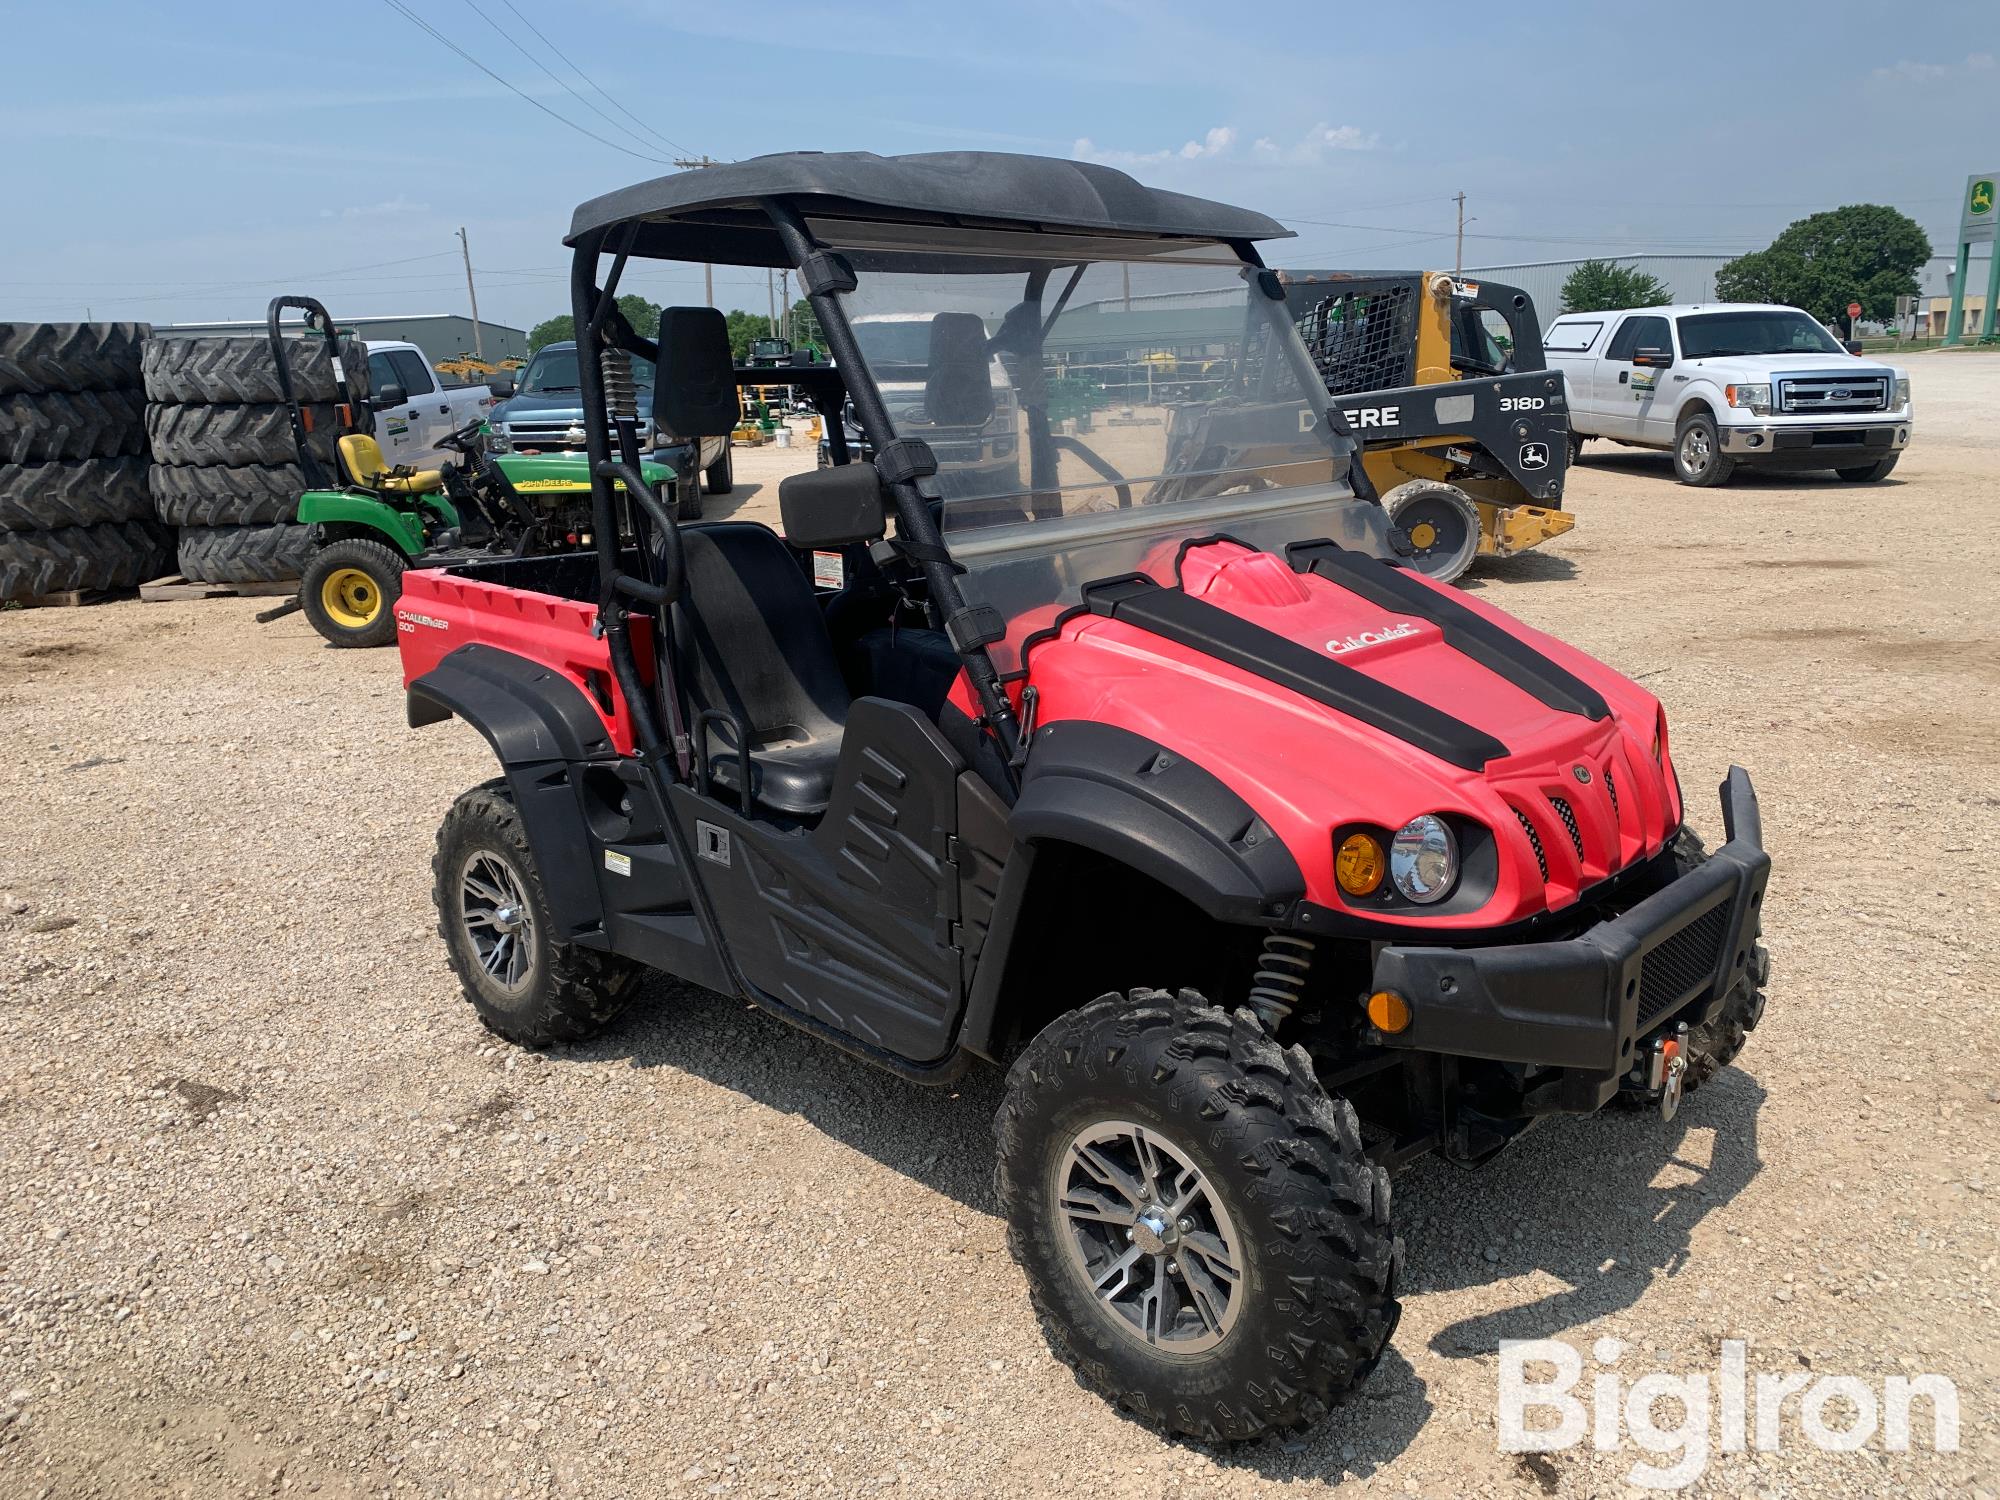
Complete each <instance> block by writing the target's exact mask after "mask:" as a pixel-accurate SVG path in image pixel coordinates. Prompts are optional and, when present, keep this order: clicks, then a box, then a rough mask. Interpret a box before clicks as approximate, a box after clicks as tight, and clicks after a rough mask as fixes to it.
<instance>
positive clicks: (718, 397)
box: [653, 307, 738, 441]
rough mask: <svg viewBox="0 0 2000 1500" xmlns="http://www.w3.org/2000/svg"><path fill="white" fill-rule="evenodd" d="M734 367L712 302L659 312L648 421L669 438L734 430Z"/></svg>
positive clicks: (726, 335) (726, 327) (724, 327)
mask: <svg viewBox="0 0 2000 1500" xmlns="http://www.w3.org/2000/svg"><path fill="white" fill-rule="evenodd" d="M737 415H738V409H737V405H736V366H735V363H734V361H732V360H731V358H730V356H729V324H728V323H727V322H726V321H724V319H723V316H722V314H721V313H720V312H718V311H717V310H716V309H714V308H712V307H668V308H663V309H661V311H660V364H659V369H658V370H657V371H656V372H655V374H654V376H653V422H654V424H655V425H656V426H657V427H658V428H659V429H660V431H662V432H664V433H665V434H666V435H667V436H668V437H670V438H680V439H682V440H683V441H692V440H693V439H695V438H705V437H726V436H727V435H728V434H729V433H730V432H732V431H734V430H735V427H736V419H737Z"/></svg>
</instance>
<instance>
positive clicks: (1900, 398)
mask: <svg viewBox="0 0 2000 1500" xmlns="http://www.w3.org/2000/svg"><path fill="white" fill-rule="evenodd" d="M1909 404H1910V377H1909V376H1907V375H1898V376H1897V377H1896V400H1895V405H1897V406H1898V407H1903V406H1908V405H1909Z"/></svg>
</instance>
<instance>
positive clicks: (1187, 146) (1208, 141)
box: [1070, 125, 1236, 167]
mask: <svg viewBox="0 0 2000 1500" xmlns="http://www.w3.org/2000/svg"><path fill="white" fill-rule="evenodd" d="M1235 145H1236V131H1235V128H1234V127H1233V126H1229V125H1217V126H1216V127H1215V128H1214V129H1212V130H1210V131H1209V132H1208V133H1207V134H1206V135H1204V136H1203V137H1202V138H1201V139H1200V140H1198V141H1195V140H1190V141H1187V142H1185V143H1183V144H1182V145H1180V146H1163V147H1162V148H1160V149H1159V150H1158V151H1119V150H1114V149H1110V148H1106V147H1100V146H1099V145H1098V144H1097V143H1096V142H1095V141H1093V140H1091V138H1090V137H1089V136H1082V137H1079V138H1078V140H1077V142H1076V144H1075V145H1074V146H1072V147H1070V155H1071V156H1073V157H1074V158H1075V159H1076V160H1078V161H1094V162H1097V163H1099V164H1100V165H1103V166H1107V167H1143V166H1151V165H1156V164H1158V163H1160V162H1166V161H1202V160H1208V159H1212V158H1215V157H1218V156H1227V155H1228V154H1229V153H1230V151H1231V150H1232V149H1233V148H1234V147H1235Z"/></svg>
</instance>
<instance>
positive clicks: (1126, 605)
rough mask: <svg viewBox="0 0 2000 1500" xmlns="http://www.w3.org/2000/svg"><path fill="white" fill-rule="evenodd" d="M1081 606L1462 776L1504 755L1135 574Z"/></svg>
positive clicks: (1364, 678)
mask: <svg viewBox="0 0 2000 1500" xmlns="http://www.w3.org/2000/svg"><path fill="white" fill-rule="evenodd" d="M1083 598H1084V603H1085V605H1086V606H1087V607H1088V608H1089V610H1090V612H1091V613H1092V614H1096V615H1103V616H1105V617H1106V618H1108V619H1113V620H1117V621H1119V622H1120V623H1121V624H1125V625H1132V626H1136V627H1137V628H1138V629H1140V630H1144V631H1148V632H1150V633H1151V634H1153V635H1157V636H1159V637H1160V638H1161V639H1163V640H1169V641H1173V642H1174V643H1175V644H1176V645H1181V646H1186V647H1189V648H1190V649H1192V650H1195V651H1199V652H1201V653H1202V654H1203V655H1204V656H1211V657H1214V658H1215V659H1216V660H1217V661H1220V662H1225V663H1227V664H1228V665H1230V666H1232V667H1238V668H1240V669H1242V670H1243V671H1245V672H1249V673H1251V674H1252V675H1254V676H1257V677H1261V678H1263V679H1264V680H1265V681H1266V682H1271V683H1275V684H1277V685H1278V686H1279V687H1282V688H1287V689H1289V690H1290V691H1292V692H1295V693H1298V694H1300V695H1301V696H1303V697H1307V698H1310V699H1312V700H1313V701H1314V702H1315V703H1323V704H1325V705H1326V706H1327V707H1328V708H1332V709H1337V710H1338V711H1339V712H1341V713H1343V714H1346V715H1347V716H1348V717H1349V718H1351V719H1357V720H1359V721H1360V722H1361V723H1363V724H1366V725H1368V726H1370V727H1371V728H1374V729H1379V730H1381V731H1382V732H1383V733H1385V734H1391V735H1394V736H1395V737H1396V738H1397V739H1399V740H1401V741H1402V742H1403V743H1404V744H1406V745H1413V746H1415V747H1416V748H1417V749H1419V750H1423V751H1426V752H1428V753H1429V754H1431V755H1435V756H1436V757H1437V758H1438V759H1439V760H1442V761H1448V762H1450V763H1451V764H1452V765H1455V766H1462V767H1464V768H1465V769H1466V770H1468V771H1479V770H1484V769H1485V767H1486V763H1487V762H1488V761H1492V760H1500V759H1502V758H1504V757H1505V756H1506V755H1507V753H1508V750H1507V747H1506V746H1505V745H1503V744H1501V743H1500V741H1499V740H1497V739H1495V738H1494V737H1493V736H1492V735H1490V734H1488V733H1486V732H1485V731H1484V730H1483V729H1475V728H1474V727H1473V726H1472V725H1470V724H1467V723H1465V722H1463V721H1462V720H1459V719H1455V718H1453V717H1452V716H1451V715H1450V714H1448V713H1445V712H1444V711H1443V710H1441V709H1437V708H1433V707H1431V705H1430V704H1428V703H1425V702H1423V701H1422V700H1421V699H1417V698H1412V697H1411V696H1410V695H1409V694H1408V693H1405V692H1402V691H1400V690H1399V689H1397V688H1393V687H1390V686H1389V685H1388V684H1387V683H1385V682H1378V681H1376V680H1375V679H1374V678H1373V677H1370V676H1369V675H1368V674H1367V673H1365V672H1360V671H1356V670H1355V669H1354V668H1353V667H1350V666H1348V665H1347V664H1346V663H1344V662H1339V661H1335V660H1334V659H1333V658H1331V657H1328V656H1322V655H1320V654H1319V652H1317V651H1314V650H1313V649H1312V648H1311V647H1309V646H1302V645H1300V644H1299V643H1298V642H1297V641H1292V640H1287V639H1286V638H1285V637H1284V636H1282V635H1279V634H1278V633H1277V632H1275V631H1271V630H1266V629H1265V628H1264V627H1263V626H1261V625H1257V624H1253V623H1252V622H1251V621H1249V620H1246V619H1244V618H1243V617H1242V616H1241V615H1235V614H1231V613H1230V612H1229V611H1228V610H1226V609H1222V608H1220V607H1219V606H1217V605H1214V604H1210V603H1209V602H1208V601H1207V600H1205V599H1197V598H1195V597H1194V596H1193V595H1191V594H1188V593H1186V592H1184V591H1183V590H1181V589H1170V588H1165V587H1162V586H1161V585H1160V584H1158V583H1155V582H1154V581H1153V580H1152V579H1150V578H1148V577H1146V576H1145V575H1143V574H1134V575H1131V576H1129V577H1124V578H1107V579H1102V580H1100V581H1098V582H1096V583H1091V584H1086V585H1085V586H1084V590H1083Z"/></svg>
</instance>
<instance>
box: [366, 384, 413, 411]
mask: <svg viewBox="0 0 2000 1500" xmlns="http://www.w3.org/2000/svg"><path fill="white" fill-rule="evenodd" d="M409 399H410V393H409V392H408V391H406V390H404V389H403V388H402V387H401V386H400V385H397V384H396V382H395V381H393V380H392V381H390V382H389V383H388V384H387V385H385V386H383V387H382V389H381V390H379V391H377V392H376V393H375V403H374V404H375V405H377V406H401V405H402V404H403V403H404V402H405V401H407V400H409Z"/></svg>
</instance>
